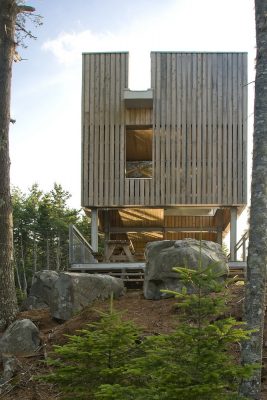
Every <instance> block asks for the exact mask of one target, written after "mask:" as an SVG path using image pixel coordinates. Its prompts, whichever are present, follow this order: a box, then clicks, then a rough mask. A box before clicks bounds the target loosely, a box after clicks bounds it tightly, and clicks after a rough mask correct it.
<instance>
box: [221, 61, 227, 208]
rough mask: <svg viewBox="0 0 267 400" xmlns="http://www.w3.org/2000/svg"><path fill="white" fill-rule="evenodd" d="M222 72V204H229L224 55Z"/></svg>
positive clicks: (225, 68)
mask: <svg viewBox="0 0 267 400" xmlns="http://www.w3.org/2000/svg"><path fill="white" fill-rule="evenodd" d="M222 63H223V65H222V68H223V69H222V71H223V76H222V79H223V88H222V90H223V93H222V96H223V104H222V136H223V145H222V161H223V171H222V180H223V183H222V204H228V183H227V179H228V143H227V141H228V122H227V100H228V99H227V84H226V82H227V67H228V55H227V54H223V59H222Z"/></svg>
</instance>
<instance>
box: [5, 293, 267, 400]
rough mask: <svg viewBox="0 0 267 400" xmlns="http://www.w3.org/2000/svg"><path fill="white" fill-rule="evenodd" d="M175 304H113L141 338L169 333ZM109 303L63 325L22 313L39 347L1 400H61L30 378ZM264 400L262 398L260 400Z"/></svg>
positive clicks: (134, 298)
mask: <svg viewBox="0 0 267 400" xmlns="http://www.w3.org/2000/svg"><path fill="white" fill-rule="evenodd" d="M242 299H243V288H242V286H234V287H233V290H232V296H231V300H230V302H229V304H230V310H231V315H233V316H234V317H235V318H237V319H238V320H240V319H241V315H242ZM175 304H176V300H175V299H173V298H171V299H164V300H158V301H152V300H145V299H144V297H143V294H142V291H141V290H128V292H127V294H126V295H125V296H123V297H121V298H120V299H118V300H114V308H115V309H116V310H118V311H122V312H123V318H125V319H129V320H132V321H134V322H135V323H136V324H138V325H139V326H140V327H142V331H143V332H144V334H145V335H152V334H159V333H167V332H170V331H171V330H172V329H173V328H174V327H175V325H176V322H177V319H178V316H177V311H176V308H175ZM108 308H109V301H100V300H98V301H96V302H95V303H94V304H93V305H92V306H91V307H88V308H86V309H85V310H83V311H82V312H81V313H79V314H78V315H77V316H75V317H73V318H72V319H71V320H69V321H67V322H65V323H59V322H57V321H55V320H53V319H52V318H51V316H50V314H49V311H48V310H32V311H27V312H22V313H20V314H19V318H20V319H23V318H29V319H31V320H32V321H33V322H34V323H35V324H36V325H37V326H38V328H39V329H40V332H41V338H42V347H41V348H40V351H39V352H38V354H36V356H34V357H28V358H20V360H19V362H20V366H19V371H18V373H17V375H16V377H15V379H14V380H13V381H12V382H11V384H10V385H9V386H7V387H6V388H5V390H4V391H3V392H2V393H1V394H0V399H1V400H17V399H19V400H41V399H42V400H56V399H61V395H60V393H59V392H58V390H57V388H56V387H55V386H53V385H51V384H46V383H41V382H39V381H36V380H35V379H34V377H35V376H36V375H39V374H45V373H47V372H48V370H49V367H47V366H46V364H45V362H44V361H45V358H46V356H47V354H48V353H49V352H50V351H51V349H52V346H53V345H55V344H63V343H64V342H66V340H67V339H66V337H65V335H66V334H73V333H75V331H76V330H78V329H81V328H83V327H84V326H85V325H86V324H87V323H90V322H92V321H95V320H97V318H98V313H97V311H96V310H101V311H105V310H108ZM265 399H266V400H267V395H263V397H262V400H265Z"/></svg>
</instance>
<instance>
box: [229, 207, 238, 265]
mask: <svg viewBox="0 0 267 400" xmlns="http://www.w3.org/2000/svg"><path fill="white" fill-rule="evenodd" d="M236 237H237V208H236V207H231V220H230V260H231V261H236V249H235V246H236Z"/></svg>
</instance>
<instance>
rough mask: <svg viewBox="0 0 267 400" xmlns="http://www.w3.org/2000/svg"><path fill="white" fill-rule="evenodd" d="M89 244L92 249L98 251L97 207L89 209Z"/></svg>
mask: <svg viewBox="0 0 267 400" xmlns="http://www.w3.org/2000/svg"><path fill="white" fill-rule="evenodd" d="M91 245H92V248H93V251H95V252H96V253H97V252H98V209H97V208H92V210H91Z"/></svg>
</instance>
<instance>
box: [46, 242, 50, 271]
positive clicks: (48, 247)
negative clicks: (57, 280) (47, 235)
mask: <svg viewBox="0 0 267 400" xmlns="http://www.w3.org/2000/svg"><path fill="white" fill-rule="evenodd" d="M46 269H50V246H49V239H46Z"/></svg>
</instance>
